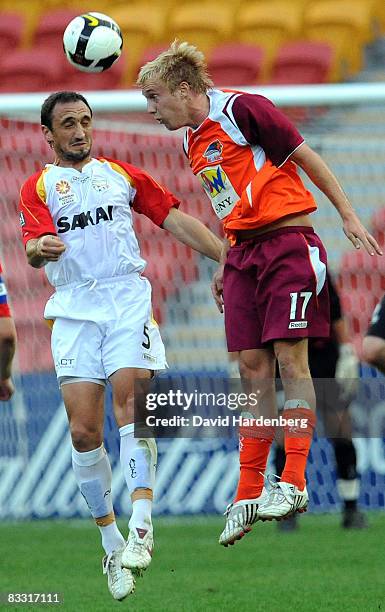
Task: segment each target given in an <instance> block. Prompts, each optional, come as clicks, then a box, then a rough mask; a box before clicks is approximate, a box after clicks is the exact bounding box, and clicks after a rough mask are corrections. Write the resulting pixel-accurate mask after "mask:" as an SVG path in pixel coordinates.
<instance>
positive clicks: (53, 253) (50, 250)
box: [36, 236, 66, 261]
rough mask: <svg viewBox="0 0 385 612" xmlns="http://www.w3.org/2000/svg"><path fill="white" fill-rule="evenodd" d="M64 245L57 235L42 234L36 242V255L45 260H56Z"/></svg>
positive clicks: (64, 248) (64, 247)
mask: <svg viewBox="0 0 385 612" xmlns="http://www.w3.org/2000/svg"><path fill="white" fill-rule="evenodd" d="M65 250H66V245H65V244H64V242H63V241H62V240H60V238H58V237H57V236H42V237H41V238H39V240H38V241H37V243H36V255H38V256H39V257H43V258H44V259H46V260H47V261H58V259H59V257H60V255H61V254H62V253H64V251H65Z"/></svg>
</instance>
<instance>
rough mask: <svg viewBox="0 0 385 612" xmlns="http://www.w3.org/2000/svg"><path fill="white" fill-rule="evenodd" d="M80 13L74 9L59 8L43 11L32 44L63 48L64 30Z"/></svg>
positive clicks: (40, 46)
mask: <svg viewBox="0 0 385 612" xmlns="http://www.w3.org/2000/svg"><path fill="white" fill-rule="evenodd" d="M78 14H79V11H78V10H77V11H76V10H74V9H59V10H54V11H50V12H45V13H42V15H41V16H40V18H39V20H38V23H37V26H36V29H35V32H34V34H33V38H32V45H33V46H34V47H39V48H49V49H62V48H63V32H64V30H65V29H66V27H67V25H68V24H69V22H70V21H71V19H73V18H74V17H76V15H78Z"/></svg>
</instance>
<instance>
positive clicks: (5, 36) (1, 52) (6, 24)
mask: <svg viewBox="0 0 385 612" xmlns="http://www.w3.org/2000/svg"><path fill="white" fill-rule="evenodd" d="M0 17H1V18H0V57H4V56H5V55H7V54H8V53H9V52H10V51H12V52H13V51H14V50H15V49H17V48H18V47H19V46H20V44H21V40H22V35H23V28H24V19H23V17H22V16H21V15H20V14H18V13H1V16H0Z"/></svg>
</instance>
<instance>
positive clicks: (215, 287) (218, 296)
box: [211, 264, 224, 312]
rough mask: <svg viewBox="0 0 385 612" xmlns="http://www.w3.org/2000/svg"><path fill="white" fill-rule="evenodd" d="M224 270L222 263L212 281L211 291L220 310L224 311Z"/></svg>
mask: <svg viewBox="0 0 385 612" xmlns="http://www.w3.org/2000/svg"><path fill="white" fill-rule="evenodd" d="M223 270H224V265H223V264H220V265H219V267H218V268H217V270H216V271H215V273H214V276H213V279H212V281H211V292H212V294H213V296H214V300H215V303H216V305H217V307H218V310H219V312H223Z"/></svg>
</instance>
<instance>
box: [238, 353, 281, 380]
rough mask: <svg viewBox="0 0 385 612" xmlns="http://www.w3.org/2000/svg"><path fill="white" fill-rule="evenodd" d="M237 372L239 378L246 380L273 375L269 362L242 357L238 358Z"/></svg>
mask: <svg viewBox="0 0 385 612" xmlns="http://www.w3.org/2000/svg"><path fill="white" fill-rule="evenodd" d="M239 374H240V376H241V378H245V379H247V380H249V379H251V378H258V379H261V380H267V379H269V378H272V377H274V372H273V369H272V368H271V366H270V363H269V362H265V361H263V360H256V359H250V358H242V357H240V358H239Z"/></svg>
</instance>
